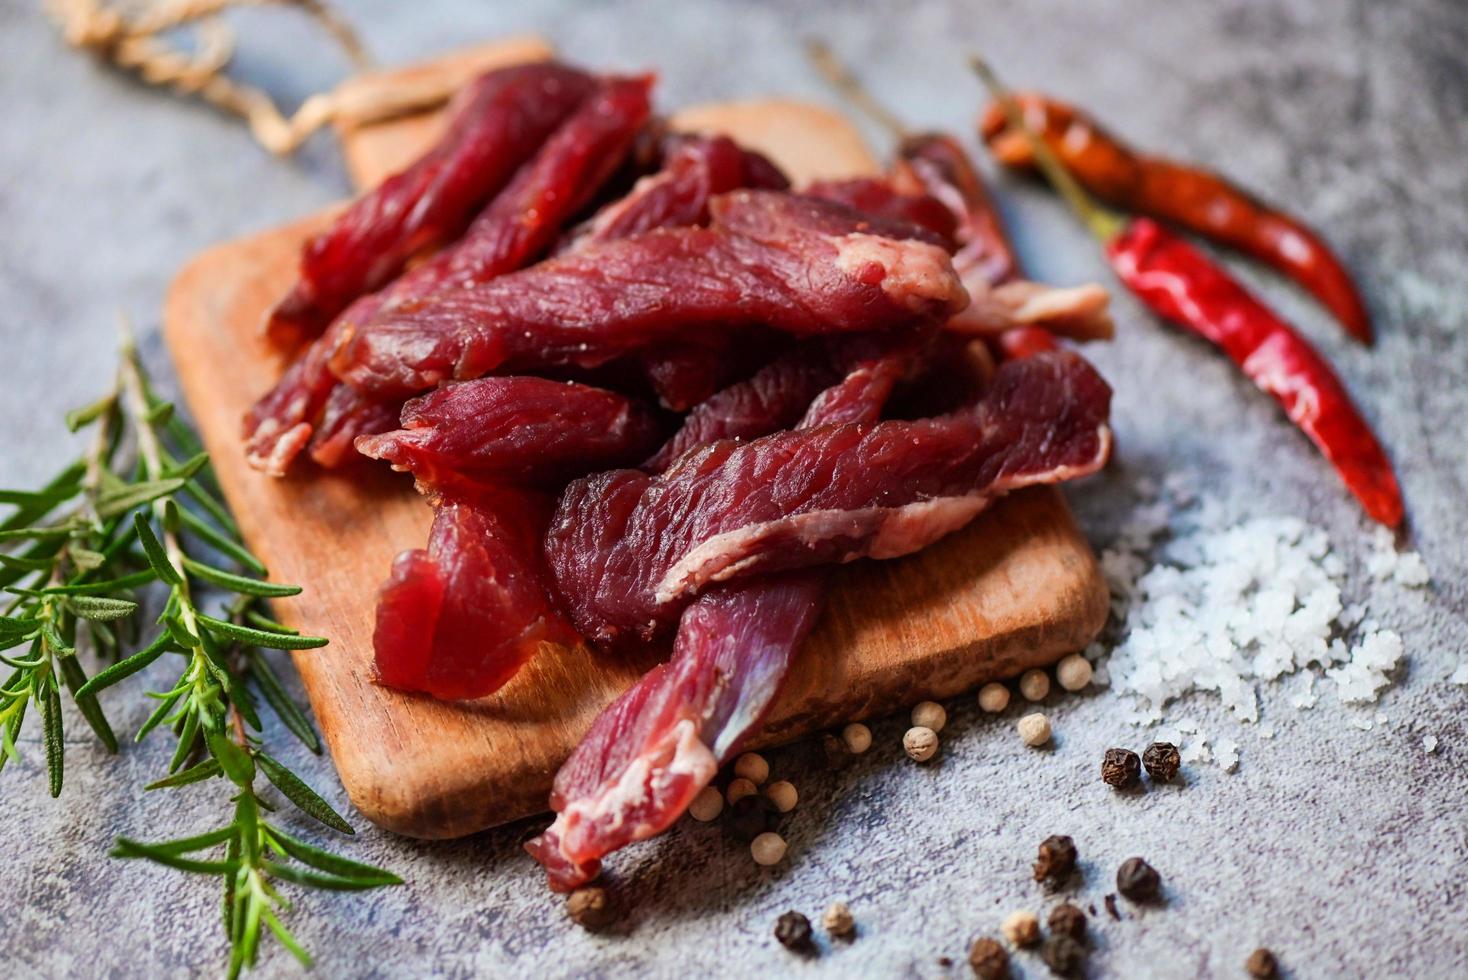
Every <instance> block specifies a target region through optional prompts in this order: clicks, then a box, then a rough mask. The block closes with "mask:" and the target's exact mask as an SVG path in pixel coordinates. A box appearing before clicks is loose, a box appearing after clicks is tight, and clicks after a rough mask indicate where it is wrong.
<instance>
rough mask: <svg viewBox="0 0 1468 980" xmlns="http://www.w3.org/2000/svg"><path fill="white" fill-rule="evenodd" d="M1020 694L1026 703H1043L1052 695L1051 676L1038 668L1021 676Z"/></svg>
mask: <svg viewBox="0 0 1468 980" xmlns="http://www.w3.org/2000/svg"><path fill="white" fill-rule="evenodd" d="M1019 693H1021V694H1023V695H1024V696H1025V700H1026V701H1043V700H1045V695H1047V694H1049V693H1050V675H1049V674H1047V673H1045V672H1044V671H1043V670H1040V669H1039V668H1038V667H1037V668H1035V669H1033V670H1027V671H1025V672H1024V673H1023V674H1020V675H1019Z"/></svg>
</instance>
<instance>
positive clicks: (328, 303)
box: [269, 63, 596, 346]
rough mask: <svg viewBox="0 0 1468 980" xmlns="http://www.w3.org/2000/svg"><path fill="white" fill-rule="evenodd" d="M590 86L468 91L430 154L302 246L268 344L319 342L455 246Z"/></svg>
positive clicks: (512, 73) (520, 80) (496, 85)
mask: <svg viewBox="0 0 1468 980" xmlns="http://www.w3.org/2000/svg"><path fill="white" fill-rule="evenodd" d="M595 84H596V83H595V81H594V80H593V79H592V78H591V77H590V76H589V75H587V74H585V73H584V72H580V71H577V70H575V69H573V68H567V67H565V66H563V65H557V64H551V63H546V64H532V65H517V66H515V67H512V68H504V69H500V70H498V71H492V72H489V73H488V74H486V75H483V76H481V77H480V78H479V79H477V80H476V81H474V82H473V83H472V84H471V85H470V86H469V87H468V88H466V89H465V90H464V91H463V92H461V93H460V94H459V96H458V97H457V98H456V99H455V100H454V105H453V106H452V107H451V116H452V121H451V122H450V124H449V128H448V132H447V133H446V134H445V136H444V137H443V139H441V140H440V141H439V142H438V144H437V145H436V146H434V148H433V149H432V150H430V151H429V152H428V153H427V154H425V155H424V156H423V157H422V158H420V159H419V160H418V161H417V162H416V163H414V164H413V165H412V166H411V167H409V168H408V169H407V170H404V171H403V172H402V173H399V174H396V175H395V176H393V177H389V178H388V179H387V180H385V181H384V182H383V183H382V184H381V185H380V186H378V187H377V188H376V189H374V190H372V191H371V192H369V193H367V194H366V195H364V196H363V197H361V198H359V199H358V200H357V201H356V202H355V203H354V204H353V205H352V206H351V207H350V208H348V209H347V210H346V211H345V212H344V213H343V214H342V215H341V216H340V217H338V218H337V219H336V220H335V221H334V222H332V225H331V227H330V228H329V229H327V230H326V231H324V232H322V233H321V234H319V235H317V236H316V237H314V238H312V239H311V241H310V242H308V243H307V244H306V247H305V248H304V249H303V250H302V253H301V269H300V279H299V280H298V281H297V282H296V284H295V286H294V287H292V289H291V291H290V293H289V294H288V295H287V296H286V297H285V299H284V300H282V301H281V303H280V305H279V306H278V307H276V309H275V311H274V312H273V313H272V314H271V318H270V325H269V328H270V333H271V337H272V338H273V339H275V340H276V341H277V342H279V343H282V344H287V345H292V346H293V345H294V344H295V343H297V342H299V340H301V339H305V338H307V337H312V336H315V335H316V334H318V333H320V332H321V330H322V328H324V327H325V326H326V324H327V323H328V322H330V321H331V319H332V318H333V317H334V316H335V315H336V314H337V313H338V312H340V311H341V310H342V309H344V308H345V307H346V305H347V304H348V303H350V302H351V301H352V300H354V299H356V298H357V297H358V296H361V295H363V294H365V293H368V292H371V291H372V290H373V289H376V288H377V287H379V286H381V285H382V284H383V283H385V282H387V281H388V280H389V279H391V278H392V277H393V276H395V275H397V274H398V272H400V271H401V270H402V268H403V265H404V264H405V263H406V262H407V261H408V260H409V259H410V258H412V257H413V256H414V255H415V254H417V253H418V252H421V251H423V250H424V249H427V248H431V247H433V246H435V245H440V244H442V243H444V242H446V241H449V240H451V239H452V238H454V236H456V235H457V234H458V233H459V232H460V231H461V230H462V229H463V228H464V226H465V225H467V224H468V223H469V220H470V219H471V218H472V217H473V216H474V212H475V211H477V210H478V209H479V208H480V207H482V206H483V204H484V202H485V201H487V200H489V199H490V198H491V197H493V196H494V194H495V193H496V192H497V191H498V190H499V189H500V188H501V187H503V186H504V185H505V184H506V182H508V181H509V179H510V178H511V176H512V175H513V174H514V173H515V171H516V169H518V168H519V166H520V165H521V164H522V163H524V162H525V161H526V160H527V159H529V158H530V156H531V154H533V153H534V152H535V151H536V149H538V148H539V147H540V144H541V143H543V142H544V141H545V139H546V137H547V136H549V135H550V133H551V132H552V130H554V129H555V128H556V126H558V125H559V124H560V123H561V121H562V120H563V119H565V118H566V117H567V116H568V115H570V113H571V112H572V111H573V110H575V109H576V107H577V106H578V105H580V104H581V102H582V101H583V100H584V99H585V98H586V97H587V96H588V95H589V94H590V93H591V91H592V90H593V88H594V87H595Z"/></svg>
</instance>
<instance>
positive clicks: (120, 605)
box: [65, 595, 138, 623]
mask: <svg viewBox="0 0 1468 980" xmlns="http://www.w3.org/2000/svg"><path fill="white" fill-rule="evenodd" d="M65 605H66V608H67V609H68V610H70V611H71V612H73V613H75V614H76V615H78V616H80V617H81V618H82V619H94V620H97V621H99V622H103V623H106V622H110V621H112V620H114V619H121V618H122V617H124V616H131V615H132V614H133V613H135V612H137V611H138V604H137V603H136V602H132V601H131V600H128V599H109V598H107V597H106V596H97V595H73V596H68V597H67V599H66V601H65Z"/></svg>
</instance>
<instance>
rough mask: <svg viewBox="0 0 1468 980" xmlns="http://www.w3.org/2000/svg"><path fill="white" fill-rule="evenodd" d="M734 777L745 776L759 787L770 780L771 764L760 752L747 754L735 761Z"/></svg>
mask: <svg viewBox="0 0 1468 980" xmlns="http://www.w3.org/2000/svg"><path fill="white" fill-rule="evenodd" d="M734 775H736V776H743V777H744V778H745V779H747V780H749V781H750V782H751V783H754V784H755V785H756V786H758V785H759V784H760V783H763V782H764V781H765V780H766V779H769V778H770V764H769V763H768V762H766V761H765V757H764V756H762V755H760V754H759V753H758V752H746V753H744V754H743V755H741V756H740V757H739V758H737V759H735V760H734Z"/></svg>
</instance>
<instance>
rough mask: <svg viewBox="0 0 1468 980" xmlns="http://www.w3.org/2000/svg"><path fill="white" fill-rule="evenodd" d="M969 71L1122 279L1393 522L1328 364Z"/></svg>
mask: <svg viewBox="0 0 1468 980" xmlns="http://www.w3.org/2000/svg"><path fill="white" fill-rule="evenodd" d="M974 68H975V70H976V71H977V72H978V73H979V75H980V76H981V77H982V78H983V79H984V82H985V84H986V85H988V86H989V88H990V89H991V90H992V91H993V92H994V94H995V96H996V98H997V99H998V100H999V103H1000V104H1001V106H1002V107H1003V110H1004V111H1005V112H1006V113H1007V118H1008V119H1009V122H1010V125H1011V127H1012V128H1013V129H1014V131H1015V132H1016V133H1018V134H1020V135H1021V136H1023V137H1024V138H1026V139H1027V140H1029V141H1030V145H1031V147H1032V149H1033V151H1034V158H1035V161H1036V163H1037V164H1038V165H1039V167H1040V168H1041V169H1042V170H1043V171H1044V172H1045V176H1046V177H1047V178H1048V179H1049V180H1050V181H1051V183H1053V184H1054V185H1055V187H1056V189H1057V190H1058V191H1060V193H1061V194H1062V195H1063V196H1064V197H1065V198H1066V200H1067V202H1068V203H1069V204H1070V205H1071V206H1072V207H1073V208H1074V209H1075V210H1076V212H1077V214H1078V215H1079V216H1080V217H1081V218H1082V219H1083V220H1084V221H1085V222H1086V224H1087V226H1088V227H1089V228H1090V229H1091V231H1092V232H1093V233H1094V234H1095V235H1096V237H1097V238H1099V239H1100V240H1101V241H1102V242H1103V243H1104V244H1105V246H1106V255H1107V259H1108V260H1109V261H1110V263H1111V267H1112V268H1113V269H1114V270H1115V271H1116V273H1117V275H1118V276H1120V277H1121V280H1122V282H1124V283H1126V285H1127V287H1128V288H1130V289H1131V290H1132V292H1133V293H1135V294H1136V295H1137V297H1138V298H1140V299H1141V300H1142V301H1143V302H1144V303H1146V304H1147V306H1148V307H1150V308H1151V309H1152V310H1153V311H1154V312H1156V313H1157V314H1159V315H1160V316H1162V317H1163V318H1165V319H1167V320H1170V321H1172V322H1173V323H1176V324H1178V325H1179V326H1182V327H1184V328H1186V329H1187V330H1190V331H1191V332H1193V333H1196V334H1197V335H1198V336H1200V337H1203V338H1204V339H1206V340H1208V341H1210V342H1211V343H1213V344H1214V345H1215V346H1217V347H1219V348H1221V349H1222V350H1223V352H1224V353H1225V354H1227V355H1228V356H1229V358H1230V359H1231V360H1232V361H1233V362H1234V363H1235V364H1237V365H1238V366H1239V368H1240V369H1241V370H1242V371H1243V372H1244V374H1245V375H1246V376H1247V377H1248V378H1249V379H1250V380H1251V381H1253V382H1254V383H1255V384H1256V385H1258V386H1259V387H1260V388H1262V389H1263V390H1264V391H1266V392H1268V393H1269V394H1270V395H1271V396H1272V397H1273V398H1274V399H1275V400H1276V401H1278V402H1279V403H1280V405H1282V406H1283V407H1284V409H1285V412H1286V413H1287V414H1288V415H1289V417H1290V420H1291V421H1293V422H1294V423H1295V424H1296V425H1297V426H1298V427H1299V428H1300V429H1301V430H1302V431H1304V433H1305V434H1306V435H1307V436H1309V438H1310V440H1311V441H1312V442H1314V443H1315V445H1316V446H1317V447H1318V448H1319V449H1320V451H1321V452H1322V453H1324V455H1325V457H1326V459H1328V460H1329V461H1330V462H1331V464H1332V465H1333V466H1334V467H1335V469H1336V472H1338V473H1339V474H1340V476H1341V479H1343V480H1344V481H1345V483H1346V486H1347V487H1348V488H1349V489H1350V491H1351V492H1352V493H1353V494H1355V495H1356V497H1357V499H1358V500H1360V501H1361V504H1362V506H1364V507H1365V508H1366V512H1367V513H1368V514H1370V515H1371V516H1372V517H1373V518H1375V519H1376V520H1378V521H1380V522H1381V523H1383V524H1385V525H1387V526H1388V527H1396V526H1397V525H1398V524H1400V523H1401V522H1402V517H1403V505H1402V495H1401V490H1400V489H1399V488H1398V486H1397V478H1396V475H1395V474H1394V473H1393V472H1392V467H1391V462H1390V461H1389V460H1388V459H1387V457H1386V453H1385V452H1384V451H1383V450H1382V448H1381V444H1380V443H1379V442H1377V439H1376V436H1375V435H1373V434H1372V432H1371V427H1370V426H1369V425H1367V423H1366V420H1365V419H1363V418H1362V417H1361V414H1360V412H1358V411H1357V410H1356V406H1355V405H1353V404H1352V403H1351V398H1350V396H1349V395H1348V394H1347V393H1346V389H1345V386H1344V385H1342V384H1341V382H1340V379H1339V378H1337V377H1336V375H1335V372H1334V371H1333V370H1332V369H1331V367H1330V364H1329V363H1328V362H1326V360H1325V359H1324V358H1323V357H1321V356H1320V355H1319V354H1318V353H1316V351H1315V349H1314V348H1313V347H1311V346H1310V344H1309V343H1308V342H1307V341H1306V340H1305V339H1304V338H1303V337H1301V336H1300V335H1299V334H1298V333H1296V332H1295V330H1294V328H1293V327H1291V326H1290V325H1289V324H1288V323H1286V322H1285V321H1284V320H1283V319H1281V318H1280V317H1279V316H1278V315H1277V314H1276V313H1274V311H1272V310H1271V309H1269V307H1267V306H1265V305H1264V304H1263V303H1262V302H1260V301H1259V300H1258V299H1257V298H1256V297H1255V296H1254V295H1253V294H1252V293H1250V292H1249V291H1248V290H1247V289H1245V288H1244V287H1243V286H1242V285H1240V284H1239V282H1238V281H1237V280H1236V279H1234V278H1233V276H1231V275H1229V274H1228V273H1227V272H1226V271H1224V269H1223V268H1222V266H1220V265H1219V264H1218V263H1216V262H1214V261H1213V260H1212V259H1211V258H1209V257H1208V256H1207V255H1205V254H1204V253H1203V252H1201V251H1200V250H1198V249H1197V248H1194V247H1193V246H1192V245H1191V244H1189V243H1188V242H1186V241H1184V240H1183V239H1182V238H1180V237H1178V236H1177V235H1174V234H1173V233H1171V232H1169V231H1167V230H1166V229H1165V228H1163V227H1162V226H1161V225H1159V224H1157V223H1156V222H1155V221H1151V220H1149V219H1147V218H1136V219H1126V218H1123V217H1122V216H1120V215H1117V214H1114V213H1112V212H1108V211H1105V210H1104V209H1102V208H1101V207H1100V206H1098V205H1097V204H1096V203H1095V202H1094V201H1092V200H1091V198H1090V197H1089V195H1087V194H1086V192H1085V191H1084V190H1082V188H1081V187H1080V185H1079V184H1078V183H1077V182H1076V180H1075V178H1074V177H1073V176H1072V175H1071V174H1070V172H1069V171H1068V170H1067V169H1066V167H1065V165H1064V164H1063V163H1062V162H1061V161H1060V160H1059V159H1058V155H1057V154H1055V153H1054V152H1053V151H1052V150H1051V149H1050V147H1049V145H1048V144H1047V143H1045V142H1042V140H1041V137H1040V136H1039V135H1037V134H1035V133H1034V132H1033V131H1032V130H1031V129H1030V128H1029V125H1028V123H1027V122H1026V120H1025V118H1024V116H1023V114H1022V110H1021V108H1020V106H1019V104H1018V103H1016V102H1015V100H1014V99H1013V97H1012V96H1010V95H1008V94H1007V93H1006V92H1005V91H1004V89H1003V87H1002V86H1001V85H1000V83H999V81H998V79H996V78H995V77H994V75H993V73H992V72H991V71H990V69H989V67H988V66H987V65H986V64H985V63H984V62H982V61H980V60H978V59H975V60H974Z"/></svg>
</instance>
